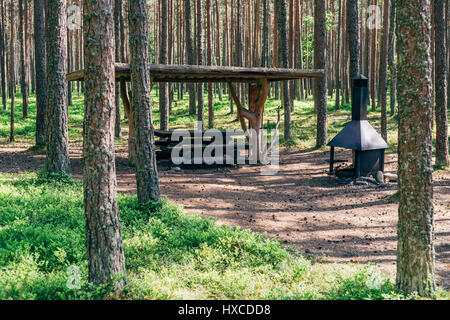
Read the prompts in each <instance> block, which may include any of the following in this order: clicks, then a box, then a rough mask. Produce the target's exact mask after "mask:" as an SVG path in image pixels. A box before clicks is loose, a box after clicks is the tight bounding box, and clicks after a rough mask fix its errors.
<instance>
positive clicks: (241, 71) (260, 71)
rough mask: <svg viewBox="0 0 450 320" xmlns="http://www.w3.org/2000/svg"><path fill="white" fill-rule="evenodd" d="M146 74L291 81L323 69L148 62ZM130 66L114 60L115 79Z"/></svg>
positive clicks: (79, 74)
mask: <svg viewBox="0 0 450 320" xmlns="http://www.w3.org/2000/svg"><path fill="white" fill-rule="evenodd" d="M150 75H151V79H152V81H153V82H256V81H257V80H260V79H267V80H268V81H283V80H295V79H302V78H320V77H323V76H325V71H324V70H314V69H312V70H311V69H308V70H305V69H278V68H244V67H215V66H190V65H174V64H171V65H162V64H151V65H150ZM130 76H131V69H130V65H129V64H128V63H116V79H120V78H124V79H125V80H127V81H130ZM66 78H67V81H79V80H83V79H84V70H80V71H75V72H71V73H69V74H67V77H66Z"/></svg>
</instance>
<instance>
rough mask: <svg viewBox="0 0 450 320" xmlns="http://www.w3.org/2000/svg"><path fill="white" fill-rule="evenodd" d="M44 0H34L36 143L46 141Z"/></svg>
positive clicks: (40, 143)
mask: <svg viewBox="0 0 450 320" xmlns="http://www.w3.org/2000/svg"><path fill="white" fill-rule="evenodd" d="M44 2H45V0H36V1H34V56H35V62H36V63H35V72H36V145H38V146H39V145H45V143H46V141H47V137H46V132H47V119H46V114H47V75H46V68H47V59H46V56H45V54H46V50H45V4H44Z"/></svg>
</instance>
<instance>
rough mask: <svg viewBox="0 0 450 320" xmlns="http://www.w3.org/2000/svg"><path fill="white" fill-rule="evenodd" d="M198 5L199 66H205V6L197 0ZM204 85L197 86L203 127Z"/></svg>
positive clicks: (200, 119) (198, 118)
mask: <svg viewBox="0 0 450 320" xmlns="http://www.w3.org/2000/svg"><path fill="white" fill-rule="evenodd" d="M196 3H197V8H196V9H197V12H196V13H197V32H196V38H197V52H196V55H197V64H198V65H199V66H200V65H203V23H202V22H203V5H202V1H201V0H196ZM203 89H204V84H203V83H199V84H198V85H197V98H198V105H197V120H198V121H199V122H201V123H202V125H203V124H204V122H205V114H204V112H205V111H204V110H205V101H204V93H203Z"/></svg>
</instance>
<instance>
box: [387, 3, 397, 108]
mask: <svg viewBox="0 0 450 320" xmlns="http://www.w3.org/2000/svg"><path fill="white" fill-rule="evenodd" d="M396 2H397V0H391V14H390V18H389V20H390V22H389V54H388V62H389V71H390V76H391V92H390V99H391V103H390V114H391V116H393V115H394V114H395V113H396V112H397V111H396V103H397V68H396V65H395V56H396V54H397V50H396V47H397V44H396V41H395V29H396V26H395V20H396V12H397V8H396V7H397V4H396Z"/></svg>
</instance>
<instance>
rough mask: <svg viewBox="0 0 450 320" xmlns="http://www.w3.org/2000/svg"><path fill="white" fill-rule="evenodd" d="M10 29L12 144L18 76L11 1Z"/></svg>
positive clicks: (11, 139)
mask: <svg viewBox="0 0 450 320" xmlns="http://www.w3.org/2000/svg"><path fill="white" fill-rule="evenodd" d="M9 28H10V37H9V54H10V59H9V83H10V87H9V92H10V95H11V107H10V110H11V119H10V123H9V124H10V129H9V141H10V142H12V141H14V139H15V134H14V120H15V119H14V116H15V114H14V112H15V110H14V102H15V91H16V90H15V86H16V75H15V57H14V55H15V50H14V38H15V36H14V1H11V3H10V5H9Z"/></svg>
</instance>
